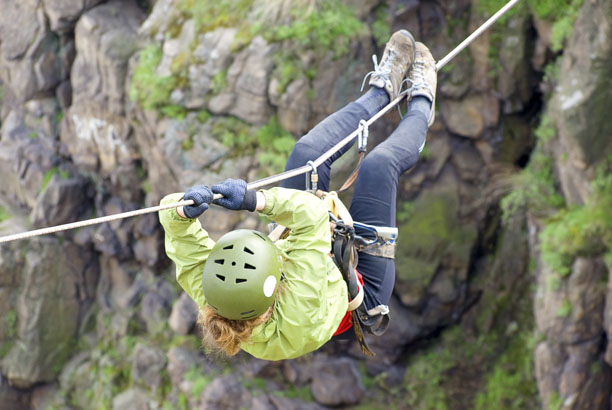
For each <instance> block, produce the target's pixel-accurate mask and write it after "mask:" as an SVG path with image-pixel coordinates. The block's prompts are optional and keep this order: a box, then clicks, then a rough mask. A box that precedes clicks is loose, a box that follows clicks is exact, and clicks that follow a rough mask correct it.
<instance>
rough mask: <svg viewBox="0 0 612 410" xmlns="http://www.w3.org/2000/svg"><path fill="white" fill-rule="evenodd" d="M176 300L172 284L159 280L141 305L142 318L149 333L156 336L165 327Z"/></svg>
mask: <svg viewBox="0 0 612 410" xmlns="http://www.w3.org/2000/svg"><path fill="white" fill-rule="evenodd" d="M174 298H175V290H174V288H173V287H172V285H170V283H168V282H166V281H165V280H163V279H161V280H159V281H158V282H157V283H156V284H155V285H154V286H153V287H152V288H151V289H150V290H149V291H148V292H147V293H145V295H144V296H143V297H142V302H141V303H140V317H141V318H142V320H143V321H144V322H145V324H146V326H147V331H148V332H149V333H152V334H155V333H157V332H159V331H160V330H161V329H163V327H164V326H165V323H167V321H168V316H169V315H170V310H171V308H172V301H173V300H174Z"/></svg>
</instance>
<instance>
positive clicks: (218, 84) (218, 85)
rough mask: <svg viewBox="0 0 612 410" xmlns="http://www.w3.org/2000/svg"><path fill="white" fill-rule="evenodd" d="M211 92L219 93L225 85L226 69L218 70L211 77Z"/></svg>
mask: <svg viewBox="0 0 612 410" xmlns="http://www.w3.org/2000/svg"><path fill="white" fill-rule="evenodd" d="M211 83H212V87H211V92H212V94H213V95H217V94H219V93H220V92H221V91H223V90H224V89H225V87H227V70H222V71H219V72H218V73H217V74H215V75H214V76H213V78H212V79H211Z"/></svg>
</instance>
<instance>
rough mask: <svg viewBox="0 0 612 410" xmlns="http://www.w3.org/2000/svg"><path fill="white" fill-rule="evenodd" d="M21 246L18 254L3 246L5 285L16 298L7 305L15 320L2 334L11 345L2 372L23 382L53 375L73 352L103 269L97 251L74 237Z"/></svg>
mask: <svg viewBox="0 0 612 410" xmlns="http://www.w3.org/2000/svg"><path fill="white" fill-rule="evenodd" d="M13 249H15V248H13ZM21 249H22V250H20V251H19V252H22V256H19V257H17V258H15V257H14V256H13V255H10V254H11V250H10V249H8V248H3V249H2V253H3V255H4V256H3V258H2V262H3V263H2V268H1V270H2V277H3V280H2V283H3V287H2V290H3V291H4V292H5V295H6V297H7V300H10V301H12V302H13V303H11V304H7V305H6V306H4V307H3V308H4V309H5V310H3V312H2V316H3V317H8V318H10V320H8V321H5V326H4V329H3V332H2V334H1V335H0V339H3V340H4V342H3V343H4V346H8V347H9V349H8V351H7V352H5V355H4V357H3V359H2V362H1V368H2V373H3V374H4V375H5V376H6V378H7V379H8V381H9V383H10V384H11V385H13V386H17V387H21V388H24V387H30V386H32V385H34V384H36V383H41V382H49V381H52V380H54V379H55V377H56V376H57V374H58V372H59V370H60V369H61V366H62V365H63V363H64V362H65V361H66V360H67V359H68V358H69V357H70V355H71V352H72V349H73V346H74V343H75V340H76V339H75V336H76V334H77V329H78V326H79V324H80V320H81V317H82V315H83V313H84V310H85V309H87V308H88V305H89V304H90V303H91V301H92V299H93V295H94V289H95V286H96V280H97V275H98V272H97V264H96V262H95V259H94V258H93V257H94V255H93V254H92V253H91V252H87V253H84V252H83V250H82V249H80V248H79V247H78V246H76V245H74V244H71V243H66V244H64V246H62V245H61V244H60V243H59V241H57V240H56V239H41V240H38V241H31V242H30V243H29V245H28V246H27V247H24V248H21ZM7 344H8V345H7Z"/></svg>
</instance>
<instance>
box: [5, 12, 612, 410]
mask: <svg viewBox="0 0 612 410" xmlns="http://www.w3.org/2000/svg"><path fill="white" fill-rule="evenodd" d="M3 3H5V4H3ZM0 6H2V9H3V10H7V12H6V13H3V15H2V16H1V17H0V81H1V83H0V84H1V85H0V87H2V88H1V89H2V91H3V92H2V100H1V101H0V104H1V120H0V121H1V123H0V124H1V126H2V128H1V137H0V156H2V161H0V169H1V170H2V175H3V178H2V181H0V206H1V207H0V234H8V233H13V232H17V231H22V230H27V229H32V228H34V227H42V226H50V225H56V224H60V223H65V222H70V221H74V220H78V219H85V218H89V217H93V216H101V215H107V214H112V213H117V212H122V211H127V210H132V209H136V208H140V207H143V206H151V205H155V204H156V203H157V202H158V201H159V199H160V198H161V197H162V196H163V195H165V194H167V193H169V192H177V191H182V190H184V189H185V188H186V187H188V186H190V185H192V184H196V183H206V184H211V183H214V182H217V181H221V180H223V179H225V178H226V177H241V178H245V179H247V180H254V179H257V178H259V177H262V176H265V175H269V174H271V173H275V172H277V171H279V170H281V169H282V166H283V164H284V162H283V161H284V158H286V156H287V155H288V153H289V152H290V149H291V147H292V145H293V143H294V141H295V140H296V138H298V137H299V136H300V135H301V134H303V133H304V132H306V131H307V130H308V129H309V128H310V127H312V126H313V125H314V124H316V123H317V122H318V121H319V120H321V119H322V118H324V116H326V115H328V114H330V113H332V112H333V111H334V110H336V109H337V108H339V107H341V106H342V105H344V104H346V103H347V102H349V101H351V100H352V99H354V98H356V97H357V96H358V95H359V88H360V85H361V80H362V77H363V75H364V74H365V73H366V72H368V71H369V70H370V69H371V68H370V56H371V54H373V53H378V54H380V53H381V52H382V47H383V46H384V42H385V41H386V39H387V38H388V36H389V33H390V32H392V31H394V30H396V29H399V28H406V29H408V30H410V31H411V32H412V33H413V34H415V37H417V38H418V39H420V40H422V41H424V42H425V43H426V44H428V45H429V46H430V48H431V49H432V52H433V54H434V56H436V57H437V58H441V57H442V56H444V55H445V54H446V53H447V52H448V51H449V50H451V49H452V48H453V47H454V46H455V45H456V44H457V43H459V42H460V41H461V40H462V39H463V38H465V37H466V36H467V35H468V34H469V33H470V32H471V31H473V30H474V29H475V28H476V27H478V25H479V24H481V23H482V22H483V21H484V19H485V18H486V16H487V15H488V14H490V12H491V11H492V10H495V9H496V8H497V7H498V6H501V4H496V2H495V1H487V2H478V3H476V2H474V3H472V2H469V1H457V2H447V3H445V4H437V3H431V2H419V1H410V2H403V1H386V2H382V1H374V0H371V1H370V0H368V1H356V2H352V1H351V2H345V3H340V2H336V1H321V2H318V1H313V2H305V1H299V0H283V1H275V2H264V1H258V0H252V1H251V0H241V1H238V2H230V1H220V2H215V3H213V2H196V1H191V0H157V1H151V2H144V1H118V0H111V1H85V0H81V1H77V0H53V1H51V0H44V1H43V0H31V1H26V2H20V3H18V4H13V2H9V1H7V0H0ZM611 20H612V15H611V12H610V9H609V5H607V4H606V2H605V1H587V2H585V4H584V5H582V2H563V1H560V2H559V4H554V5H552V4H548V3H547V5H544V4H542V3H538V2H535V1H534V2H525V3H524V4H521V6H520V7H519V9H518V10H517V11H515V12H513V13H512V14H511V15H510V16H509V17H507V18H505V19H504V20H502V21H501V22H500V23H498V25H496V26H495V27H494V28H493V29H492V30H490V31H488V32H487V33H485V34H484V35H483V36H482V37H481V38H479V39H478V40H477V41H476V42H474V43H473V45H472V46H470V48H469V49H468V50H466V51H464V52H463V53H462V54H460V55H459V56H457V57H456V58H455V59H454V60H453V61H452V62H451V64H449V66H447V67H446V68H445V69H444V70H442V71H441V72H440V73H439V83H438V102H437V116H436V123H435V124H434V125H433V126H432V128H431V129H430V132H429V135H428V143H427V146H426V150H425V151H424V153H423V155H422V159H421V161H420V163H419V164H418V165H417V166H416V167H415V169H413V170H411V171H410V172H409V173H408V174H407V175H406V176H405V177H404V178H403V179H402V180H401V182H400V197H401V201H400V204H398V209H399V212H398V221H399V222H400V238H401V239H400V244H399V248H398V256H397V267H398V273H397V282H396V288H395V292H394V296H393V300H392V325H391V328H390V330H389V331H388V333H387V334H386V335H385V336H384V337H382V338H372V340H371V344H372V345H373V348H374V350H375V351H377V353H378V356H377V357H376V358H375V359H373V360H365V359H364V358H363V357H362V356H360V354H359V351H358V350H359V349H358V347H356V345H355V344H354V343H343V342H338V343H330V344H329V345H328V346H326V347H325V348H324V349H322V350H321V351H320V352H317V353H314V354H311V355H309V356H308V357H306V358H304V359H301V360H294V361H286V362H283V363H263V362H260V361H255V360H249V359H247V358H246V357H240V358H239V359H238V360H236V361H231V362H229V363H224V362H223V361H218V360H215V359H211V358H210V357H204V356H202V355H201V353H198V349H197V347H196V346H197V331H196V330H194V322H195V310H194V309H195V307H194V306H193V303H192V302H191V301H190V300H189V298H188V297H186V295H185V294H184V293H183V294H181V292H180V289H179V288H178V287H177V285H176V283H174V281H173V279H172V275H173V267H172V266H171V265H170V264H169V261H168V260H167V258H166V257H165V256H164V252H163V233H162V232H161V228H160V227H159V225H158V223H157V221H156V217H155V215H148V216H144V217H140V218H135V219H131V220H123V221H118V222H113V223H110V224H103V225H100V226H94V227H87V228H83V229H80V230H78V231H72V232H66V233H64V234H60V235H57V236H53V237H47V238H39V239H35V240H31V241H27V242H18V243H12V244H10V245H2V246H1V247H0V296H1V297H0V313H1V316H2V317H3V318H4V319H3V321H2V322H1V323H0V357H1V358H2V360H1V362H0V370H1V377H0V399H2V402H5V403H12V404H11V406H10V407H12V408H30V407H32V408H44V406H46V405H48V404H50V403H53V405H55V406H63V405H68V406H74V407H77V408H83V407H84V408H87V407H88V406H89V405H90V404H91V402H92V400H95V401H96V402H99V403H102V404H101V405H103V406H110V405H111V404H112V405H113V407H115V408H132V407H133V406H135V405H136V404H138V405H140V406H142V407H143V408H154V407H155V406H158V405H169V406H172V407H183V408H184V407H186V406H188V407H197V406H208V407H215V408H216V407H223V406H230V407H253V406H259V407H262V408H287V407H294V408H302V407H305V408H317V407H319V406H337V405H345V406H351V405H356V404H358V403H361V404H362V405H364V406H368V405H369V406H376V405H380V404H381V403H385V405H395V406H398V407H401V408H403V407H409V408H414V407H417V408H430V407H440V406H442V407H446V408H474V407H477V408H487V405H489V404H490V403H496V405H497V407H508V408H512V407H516V406H519V407H521V406H522V407H525V406H526V407H532V406H535V405H537V403H542V405H543V406H548V407H555V406H561V407H563V408H568V409H570V408H572V409H579V408H607V406H609V404H610V394H611V390H610V377H611V376H610V373H611V370H610V364H611V361H610V353H609V352H610V347H609V346H608V343H607V340H608V335H609V332H610V328H611V326H610V317H612V313H610V306H611V303H612V302H610V298H611V296H610V294H611V292H610V290H609V289H607V288H606V283H608V273H609V270H610V261H609V257H608V258H607V259H606V258H604V257H603V255H605V254H606V253H609V252H610V248H611V244H610V237H611V234H610V232H611V231H612V228H611V223H610V216H609V209H610V203H611V202H610V197H611V196H612V194H611V193H610V192H611V190H612V186H611V185H612V184H611V183H610V181H609V174H610V168H609V167H610V164H609V163H606V161H610V159H609V155H610V152H611V151H612V147H611V146H610V129H609V128H610V127H609V126H608V125H607V122H606V117H605V109H604V108H603V107H607V105H608V104H607V102H608V99H609V98H610V94H609V93H607V92H605V85H606V84H607V82H608V78H609V73H610V67H609V61H608V59H607V56H608V55H609V44H610V41H609V40H610V39H609V37H610V30H609V27H610V21H611ZM593 21H596V22H597V24H593ZM572 28H573V30H571V29H572ZM398 120H399V117H398V116H397V115H395V114H390V115H387V116H386V117H385V118H384V120H383V121H381V122H380V123H378V124H376V125H375V126H374V127H373V128H372V136H373V139H374V142H376V141H380V140H381V139H382V138H384V136H385V135H386V134H387V133H389V132H390V131H391V130H392V129H393V127H394V125H395V124H397V121H398ZM351 165H352V164H351V159H350V158H348V159H346V160H344V161H343V162H342V163H341V164H340V166H339V167H338V168H339V169H338V170H337V171H336V174H335V176H336V178H337V179H338V180H340V179H341V177H342V175H343V174H344V173H346V172H347V170H349V169H350V168H351ZM523 168H524V169H523ZM337 186H339V182H338V185H337ZM573 205H577V206H578V207H577V208H575V207H572V206H573ZM585 215H586V216H585ZM587 216H588V217H587ZM207 221H215V223H214V224H211V223H210V222H207ZM204 223H205V226H206V227H207V229H208V230H209V231H210V232H211V234H212V235H213V237H218V236H220V235H221V234H222V233H224V232H226V231H227V230H229V229H233V228H235V227H252V228H259V229H262V230H264V229H265V226H264V223H263V222H262V221H260V220H258V219H255V218H252V217H246V218H245V216H244V215H240V214H236V213H229V212H224V211H223V210H220V209H211V210H210V211H208V212H207V215H206V217H205V218H204ZM574 238H577V240H575V241H573V239H574ZM533 289H535V290H533ZM532 302H533V303H532ZM444 329H450V330H444ZM440 332H442V336H441V337H440V336H439V335H440ZM606 332H608V333H606ZM194 343H195V346H194ZM532 357H535V364H534V363H533V359H532ZM536 387H537V388H536ZM538 393H539V398H538Z"/></svg>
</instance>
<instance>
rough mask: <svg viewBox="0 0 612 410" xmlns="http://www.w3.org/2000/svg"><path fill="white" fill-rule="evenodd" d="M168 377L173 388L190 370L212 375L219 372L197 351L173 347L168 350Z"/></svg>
mask: <svg viewBox="0 0 612 410" xmlns="http://www.w3.org/2000/svg"><path fill="white" fill-rule="evenodd" d="M167 357H168V376H170V381H171V382H172V385H173V386H179V385H180V383H181V382H182V381H183V380H184V379H185V375H186V374H187V373H188V372H189V371H190V370H192V369H195V370H196V371H198V372H201V373H202V374H207V375H210V374H213V373H215V372H218V371H219V370H218V369H217V368H216V367H214V366H213V365H212V364H211V363H209V362H208V361H206V359H205V358H204V356H202V355H201V354H200V353H199V352H198V351H197V350H194V349H191V348H188V347H182V346H174V347H171V348H170V350H168V355H167Z"/></svg>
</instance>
